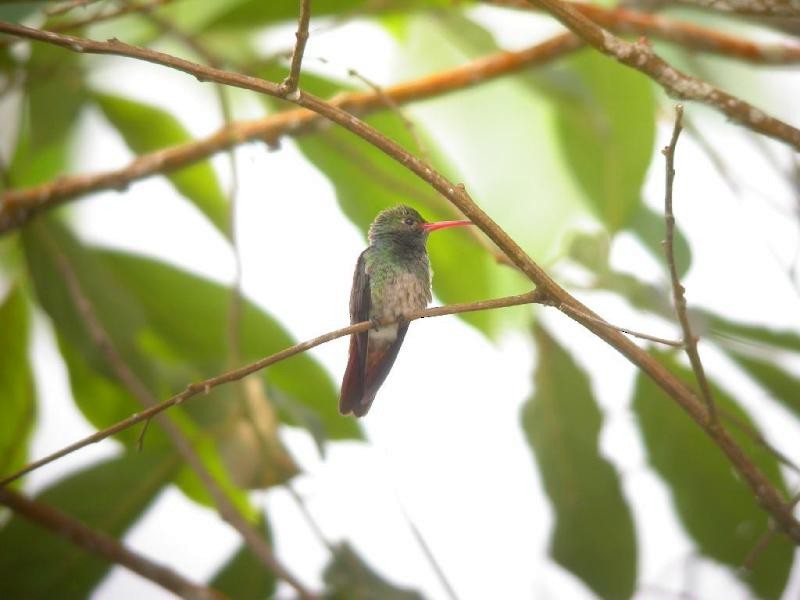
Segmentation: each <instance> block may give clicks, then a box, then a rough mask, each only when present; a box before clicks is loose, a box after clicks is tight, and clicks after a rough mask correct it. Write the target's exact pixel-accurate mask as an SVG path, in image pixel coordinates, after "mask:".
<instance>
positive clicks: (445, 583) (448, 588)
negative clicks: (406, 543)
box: [400, 503, 459, 600]
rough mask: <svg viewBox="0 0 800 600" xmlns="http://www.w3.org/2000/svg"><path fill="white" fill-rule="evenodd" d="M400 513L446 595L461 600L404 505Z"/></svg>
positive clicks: (451, 598)
mask: <svg viewBox="0 0 800 600" xmlns="http://www.w3.org/2000/svg"><path fill="white" fill-rule="evenodd" d="M400 512H401V513H403V518H404V519H405V521H406V525H408V528H409V529H410V530H411V535H413V536H414V540H415V541H416V542H417V545H419V547H420V548H421V549H422V553H423V554H424V555H425V558H426V559H427V560H428V563H429V564H430V565H431V568H432V569H433V572H434V574H435V575H436V578H437V579H438V580H439V583H440V584H441V586H442V588H443V589H444V591H445V594H447V597H448V598H450V600H459V598H458V594H457V593H456V590H455V588H454V587H453V584H452V583H451V582H450V579H449V578H448V577H447V573H445V571H444V569H443V568H442V565H441V564H440V563H439V560H438V559H437V558H436V555H435V554H434V553H433V550H432V549H431V547H430V545H429V544H428V541H427V540H426V539H425V537H424V536H423V535H422V532H421V531H420V530H419V527H417V524H416V523H414V520H413V519H412V518H411V516H410V515H409V514H408V512H407V511H406V509H405V507H404V506H403V505H402V503H401V504H400Z"/></svg>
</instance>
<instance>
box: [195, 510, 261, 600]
mask: <svg viewBox="0 0 800 600" xmlns="http://www.w3.org/2000/svg"><path fill="white" fill-rule="evenodd" d="M259 528H260V529H264V528H266V533H267V539H268V540H269V539H270V538H271V536H270V531H269V527H268V526H267V523H266V517H265V516H264V517H263V518H262V522H261V523H260V525H259ZM275 584H276V581H275V575H274V574H273V573H272V571H270V570H269V569H267V568H266V567H265V566H264V563H263V562H261V560H260V559H259V558H258V557H256V556H255V555H254V554H253V551H252V550H250V548H248V547H247V546H246V545H244V544H242V545H241V546H239V550H237V551H236V553H234V554H233V555H232V556H231V558H230V559H229V560H228V562H226V563H225V564H224V565H223V566H222V568H220V570H219V571H218V572H217V574H216V575H214V578H213V579H212V580H211V583H210V585H211V587H212V588H214V589H216V590H219V591H220V592H222V593H223V594H225V595H227V596H228V597H230V598H271V597H272V594H273V593H274V592H275Z"/></svg>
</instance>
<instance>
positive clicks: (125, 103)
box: [93, 93, 229, 235]
mask: <svg viewBox="0 0 800 600" xmlns="http://www.w3.org/2000/svg"><path fill="white" fill-rule="evenodd" d="M93 99H94V100H95V102H97V104H98V106H99V107H100V109H101V110H102V111H103V114H104V115H105V116H106V118H107V119H108V120H109V122H110V123H111V124H112V125H113V126H114V127H115V128H116V129H117V130H118V131H119V132H120V134H121V135H122V137H123V138H124V140H125V143H126V144H127V145H128V147H129V148H130V149H131V150H132V151H133V152H135V153H137V154H143V153H145V152H152V151H154V150H158V149H160V148H166V147H168V146H174V145H176V144H180V143H182V142H187V141H190V140H191V139H192V138H191V136H190V135H189V132H187V131H186V129H185V128H184V126H183V125H181V123H180V122H179V121H178V120H177V119H176V118H175V117H173V116H172V115H171V114H169V113H167V112H166V111H164V110H161V109H160V108H157V107H155V106H151V105H148V104H143V103H141V102H136V101H134V100H130V99H128V98H121V97H119V96H112V95H110V94H100V93H94V94H93ZM167 177H168V178H169V180H170V181H171V182H172V184H173V185H174V186H175V188H176V189H177V190H178V191H179V192H180V193H181V194H183V195H184V196H185V197H186V198H187V199H188V200H189V201H191V202H192V203H193V204H194V205H195V206H196V207H197V208H198V209H199V210H200V212H202V213H203V214H204V215H205V216H206V217H208V219H209V220H210V221H211V222H212V223H213V224H214V225H215V226H216V227H217V229H219V230H220V231H221V232H222V233H223V234H225V235H228V234H229V226H228V221H229V217H228V201H227V199H226V197H225V194H224V193H223V192H222V189H221V188H220V185H219V181H218V180H217V175H216V173H215V172H214V168H213V167H212V166H211V163H210V162H209V161H207V160H204V161H200V162H197V163H195V164H193V165H191V166H189V167H183V168H181V169H178V170H175V171H172V172H170V173H168V174H167Z"/></svg>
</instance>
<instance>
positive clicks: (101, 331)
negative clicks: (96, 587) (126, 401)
mask: <svg viewBox="0 0 800 600" xmlns="http://www.w3.org/2000/svg"><path fill="white" fill-rule="evenodd" d="M37 232H38V233H39V234H40V236H41V238H42V239H43V241H44V242H45V245H46V246H47V247H48V249H49V251H50V253H51V254H52V255H53V258H54V259H55V261H56V265H57V267H58V270H59V272H60V273H61V276H62V277H63V279H64V282H65V284H66V286H67V291H68V293H69V296H70V299H71V300H72V302H73V303H74V304H75V306H76V307H77V309H78V313H79V314H80V316H81V320H82V321H83V323H84V324H85V325H86V328H87V329H88V331H89V334H90V337H91V339H92V341H93V342H94V344H95V345H96V346H97V348H98V349H99V350H100V352H101V354H102V355H103V357H104V358H105V360H106V362H107V363H108V365H109V366H110V367H111V370H112V371H113V372H114V374H115V376H116V377H117V379H119V381H120V383H122V385H123V386H125V388H126V389H127V390H128V391H129V392H130V393H131V394H132V395H133V397H134V398H136V399H137V400H138V401H139V403H140V404H142V405H143V406H145V407H148V408H152V407H154V406H156V405H157V404H158V400H157V398H156V397H155V396H153V394H152V393H151V392H150V390H149V389H147V386H146V385H145V384H144V382H142V380H141V379H139V377H138V376H137V375H136V374H135V373H134V372H133V370H132V369H131V368H130V367H129V366H128V364H127V363H126V362H125V359H124V358H123V357H122V356H121V355H120V354H119V352H118V351H117V349H116V347H115V345H114V342H113V340H112V339H111V337H110V336H109V335H108V333H107V332H106V330H105V328H104V327H103V325H102V323H101V322H100V319H99V318H98V316H97V313H96V311H95V309H94V306H93V305H92V302H91V300H90V299H89V298H88V297H87V296H86V294H85V293H84V292H83V288H82V286H81V282H80V280H79V279H78V276H77V274H76V272H75V270H74V269H73V268H72V265H71V264H70V262H69V260H68V259H67V257H66V256H65V255H64V253H63V252H61V250H60V248H59V247H58V246H57V245H56V243H55V241H54V240H53V239H52V238H51V237H50V236H49V234H47V233H46V230H45V229H44V228H42V227H38V228H37ZM156 419H157V420H158V424H159V426H160V427H161V428H162V429H163V430H164V431H165V432H166V434H167V436H168V437H169V439H170V441H171V442H172V444H173V445H174V446H175V449H176V450H177V451H178V453H179V454H180V455H181V457H182V458H183V459H184V460H185V461H186V463H187V464H188V465H189V467H190V468H191V469H192V471H194V472H195V474H196V475H197V477H198V478H199V479H200V481H201V482H202V484H203V487H204V488H205V489H206V490H207V491H208V493H209V495H210V496H211V498H212V499H213V501H214V504H215V505H216V507H217V510H218V511H219V514H220V516H221V517H222V518H223V519H224V520H225V521H227V522H228V523H229V524H230V525H231V526H232V527H233V528H234V529H236V531H238V532H239V534H240V535H241V536H242V539H243V540H244V542H245V543H246V544H247V545H248V546H249V547H250V548H251V550H252V551H253V552H254V553H255V554H256V556H258V557H259V558H260V559H261V561H262V562H263V563H264V565H265V566H266V567H267V568H268V569H270V570H271V571H272V572H273V573H274V574H275V576H276V577H278V578H280V579H282V580H284V581H285V582H286V583H288V584H289V585H290V586H291V587H292V588H294V589H295V591H296V592H297V593H298V594H299V596H300V597H301V598H306V599H311V598H315V597H316V596H315V595H314V594H312V593H311V592H309V591H308V590H307V589H306V588H305V586H304V585H303V584H302V583H301V582H300V581H299V580H298V579H297V578H296V577H295V576H294V575H292V574H291V573H290V572H289V571H288V570H287V569H286V567H284V566H283V565H282V564H281V563H280V561H278V559H277V558H276V557H275V554H274V552H273V551H272V548H270V546H269V544H267V541H266V540H265V539H264V537H263V536H261V535H259V533H258V532H257V531H256V530H255V529H253V528H252V527H251V526H250V524H249V523H248V522H247V519H246V518H245V517H244V515H242V514H241V512H240V511H239V510H238V508H237V507H236V506H235V505H234V504H233V502H231V501H230V499H229V498H228V496H227V495H226V494H225V492H224V491H223V489H222V488H221V487H220V485H219V483H217V480H216V479H215V478H214V476H213V475H212V474H211V472H210V471H209V470H208V469H207V468H206V466H205V464H204V463H203V460H202V459H201V458H200V456H199V455H198V454H197V452H196V451H195V449H194V447H193V446H192V444H191V442H190V441H189V440H188V439H187V437H186V436H185V435H184V434H183V432H182V431H181V429H180V428H179V427H178V426H177V425H176V424H175V423H174V422H173V421H172V419H171V418H170V417H169V415H158V416H156Z"/></svg>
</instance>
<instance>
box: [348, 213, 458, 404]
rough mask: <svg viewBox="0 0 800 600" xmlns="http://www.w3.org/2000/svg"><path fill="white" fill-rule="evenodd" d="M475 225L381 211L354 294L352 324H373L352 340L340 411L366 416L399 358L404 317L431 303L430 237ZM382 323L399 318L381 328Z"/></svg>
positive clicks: (361, 260) (355, 278)
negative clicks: (452, 229)
mask: <svg viewBox="0 0 800 600" xmlns="http://www.w3.org/2000/svg"><path fill="white" fill-rule="evenodd" d="M463 225H472V222H471V221H439V222H437V223H428V222H426V221H425V219H423V218H422V217H421V216H420V214H419V213H418V212H417V211H416V210H414V209H413V208H409V207H408V206H395V207H393V208H388V209H386V210H384V211H381V212H380V213H379V214H378V216H377V217H375V220H374V221H373V222H372V225H370V227H369V235H368V237H369V246H368V247H367V249H366V250H364V251H363V252H362V253H361V255H360V256H359V257H358V262H357V263H356V271H355V274H354V275H353V289H352V291H351V292H350V323H360V322H361V321H373V322H374V323H375V324H376V326H375V327H373V328H372V329H370V330H369V331H364V332H362V333H356V334H353V335H351V336H350V355H349V357H348V360H347V369H346V370H345V372H344V378H343V379H342V393H341V396H340V397H339V412H341V413H342V414H343V415H347V414H350V413H353V414H354V415H355V416H357V417H363V416H364V415H365V414H367V411H369V408H370V406H371V405H372V401H373V400H374V399H375V394H376V393H377V391H378V388H380V387H381V384H382V383H383V381H384V379H386V376H387V375H388V374H389V370H390V369H391V368H392V365H393V364H394V360H395V358H397V352H398V351H399V350H400V346H401V345H402V344H403V338H404V337H405V335H406V331H407V330H408V323H407V322H403V317H404V315H407V314H409V313H411V312H413V311H416V310H421V309H423V308H425V307H426V306H427V305H428V303H429V302H430V301H431V269H430V263H429V261H428V251H427V249H426V248H425V243H426V241H427V240H428V234H429V233H430V232H431V231H436V230H437V229H444V228H446V227H460V226H463ZM382 320H399V322H398V323H394V324H392V325H384V326H378V322H379V321H382Z"/></svg>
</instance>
